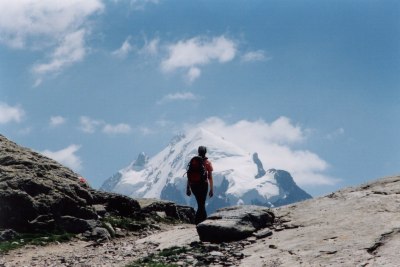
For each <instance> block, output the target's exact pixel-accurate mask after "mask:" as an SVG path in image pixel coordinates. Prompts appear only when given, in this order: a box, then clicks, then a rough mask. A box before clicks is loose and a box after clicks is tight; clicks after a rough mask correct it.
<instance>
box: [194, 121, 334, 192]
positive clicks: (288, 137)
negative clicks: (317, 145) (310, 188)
mask: <svg viewBox="0 0 400 267" xmlns="http://www.w3.org/2000/svg"><path fill="white" fill-rule="evenodd" d="M193 127H202V128H204V129H207V130H209V131H211V132H214V133H216V134H218V135H220V136H223V137H224V138H225V139H226V140H227V141H230V142H232V143H234V144H237V145H238V146H240V147H242V148H244V149H246V150H247V151H248V152H249V153H254V152H257V153H258V155H259V157H260V159H261V161H262V162H263V164H264V168H265V169H271V168H275V169H283V170H287V171H289V172H291V174H292V175H293V177H294V179H295V181H296V183H298V184H299V185H301V186H303V185H316V186H318V185H333V184H335V183H336V182H337V181H338V180H337V179H335V178H333V177H330V176H328V175H326V174H325V172H326V171H327V170H328V168H329V164H328V163H327V162H326V161H324V160H323V159H321V158H320V157H319V156H318V155H317V154H315V153H313V152H311V151H308V150H305V149H296V148H295V146H296V145H298V144H301V143H304V142H305V141H306V134H305V132H306V129H303V128H301V127H300V126H298V125H294V124H293V123H292V122H291V121H290V119H288V118H286V117H280V118H278V119H277V120H275V121H273V122H271V123H267V122H265V121H263V120H257V121H248V120H241V121H238V122H236V123H233V124H228V123H226V122H225V121H223V120H222V119H220V118H218V117H212V118H208V119H206V120H205V121H203V122H200V123H199V124H197V125H195V126H193V125H192V126H189V127H187V129H190V128H193Z"/></svg>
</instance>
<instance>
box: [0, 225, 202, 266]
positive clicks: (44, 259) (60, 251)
mask: <svg viewBox="0 0 400 267" xmlns="http://www.w3.org/2000/svg"><path fill="white" fill-rule="evenodd" d="M182 230H183V231H184V232H186V233H187V232H192V233H194V234H195V233H196V229H195V226H194V225H185V224H183V225H179V226H172V225H164V226H163V227H162V229H161V230H158V231H157V232H152V233H147V234H148V235H149V236H148V237H144V235H146V233H142V234H141V236H138V235H131V236H128V237H123V238H117V239H114V240H112V241H109V242H105V243H101V244H96V243H95V242H92V241H90V242H88V241H83V240H79V239H76V240H72V241H69V242H66V243H61V244H60V243H58V244H50V245H47V246H43V247H42V246H30V245H27V246H25V247H23V248H19V249H16V250H13V251H10V252H8V253H6V254H4V255H1V256H0V266H1V267H13V266H15V267H17V266H18V267H22V266H46V267H53V266H80V267H84V266H88V267H89V266H125V265H126V264H128V263H131V262H133V261H135V260H136V259H139V258H143V257H146V256H147V255H148V254H149V253H152V252H154V251H155V250H156V249H157V247H158V246H159V245H160V242H157V243H156V242H154V241H153V240H154V238H150V236H153V235H156V236H157V238H156V239H155V240H157V239H160V240H169V239H170V238H174V237H173V234H174V233H179V232H180V231H182ZM191 238H193V236H192V237H191Z"/></svg>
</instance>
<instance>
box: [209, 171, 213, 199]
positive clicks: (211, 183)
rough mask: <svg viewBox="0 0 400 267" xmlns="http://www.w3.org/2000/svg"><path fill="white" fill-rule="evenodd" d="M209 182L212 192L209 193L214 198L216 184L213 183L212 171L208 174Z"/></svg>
mask: <svg viewBox="0 0 400 267" xmlns="http://www.w3.org/2000/svg"><path fill="white" fill-rule="evenodd" d="M208 181H209V182H210V192H208V195H209V196H210V197H212V196H213V195H214V182H213V176H212V171H209V172H208Z"/></svg>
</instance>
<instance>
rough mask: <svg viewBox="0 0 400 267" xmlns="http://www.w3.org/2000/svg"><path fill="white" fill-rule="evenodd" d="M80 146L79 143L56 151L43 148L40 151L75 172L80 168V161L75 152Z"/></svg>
mask: <svg viewBox="0 0 400 267" xmlns="http://www.w3.org/2000/svg"><path fill="white" fill-rule="evenodd" d="M80 148H81V146H79V145H74V144H73V145H70V146H68V147H66V148H64V149H61V150H58V151H50V150H44V151H42V152H41V153H42V154H43V155H45V156H46V157H49V158H51V159H54V160H55V161H58V162H59V163H61V164H63V165H65V166H67V167H69V168H71V169H72V170H73V171H75V172H79V171H80V170H82V161H81V159H80V157H79V156H77V155H76V152H78V150H79V149H80Z"/></svg>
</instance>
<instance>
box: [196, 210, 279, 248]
mask: <svg viewBox="0 0 400 267" xmlns="http://www.w3.org/2000/svg"><path fill="white" fill-rule="evenodd" d="M274 219H275V216H274V214H273V213H272V212H271V210H270V209H268V208H265V207H260V206H253V205H243V206H233V207H226V208H222V209H219V210H217V212H215V213H213V214H211V215H210V216H209V217H208V218H207V220H205V221H204V222H202V223H200V224H198V225H197V227H196V228H197V232H198V234H199V237H200V240H201V241H206V242H213V243H221V242H230V241H238V240H242V239H245V238H247V237H249V236H250V235H252V233H254V232H256V231H257V230H259V229H261V228H265V227H267V226H271V225H272V224H273V222H274Z"/></svg>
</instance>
